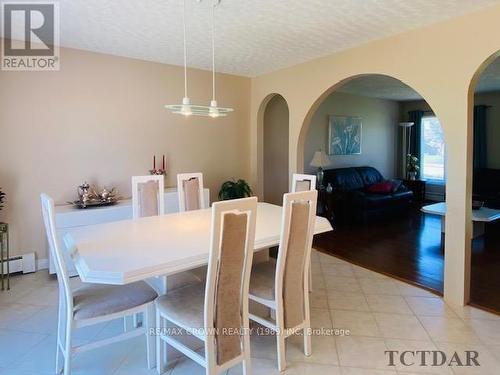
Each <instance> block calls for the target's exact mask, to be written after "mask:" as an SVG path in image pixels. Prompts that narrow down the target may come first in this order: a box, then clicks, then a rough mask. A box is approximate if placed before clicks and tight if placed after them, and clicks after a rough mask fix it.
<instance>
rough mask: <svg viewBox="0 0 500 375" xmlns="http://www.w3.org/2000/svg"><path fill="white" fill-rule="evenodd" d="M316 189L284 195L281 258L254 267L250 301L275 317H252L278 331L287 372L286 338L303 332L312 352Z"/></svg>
mask: <svg viewBox="0 0 500 375" xmlns="http://www.w3.org/2000/svg"><path fill="white" fill-rule="evenodd" d="M317 195H318V192H317V191H316V190H310V191H304V192H297V193H288V194H285V195H284V196H283V217H282V226H281V228H282V229H281V237H280V245H279V249H278V258H277V260H276V261H275V260H274V259H271V260H270V261H269V262H266V263H259V264H256V265H254V267H253V268H252V274H251V277H250V291H249V295H250V300H251V301H254V302H256V303H258V304H261V305H263V306H265V307H266V308H268V309H269V310H270V311H271V316H272V317H274V319H273V320H269V319H267V318H264V317H261V316H258V315H256V314H250V319H251V320H253V321H255V322H257V323H259V324H261V325H263V326H265V327H267V328H269V329H271V330H273V331H274V332H276V341H277V352H278V368H279V370H280V371H284V370H285V368H286V360H285V339H286V338H287V337H289V336H291V335H293V334H295V333H297V332H298V331H300V330H302V331H303V334H304V354H305V355H306V356H310V355H311V317H310V310H309V285H308V284H309V272H310V263H311V245H312V239H313V233H314V224H315V218H316V200H317Z"/></svg>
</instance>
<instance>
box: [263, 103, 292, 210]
mask: <svg viewBox="0 0 500 375" xmlns="http://www.w3.org/2000/svg"><path fill="white" fill-rule="evenodd" d="M261 108H262V175H263V186H262V189H263V190H262V192H263V199H264V201H265V202H268V203H273V204H279V205H281V203H282V201H283V194H284V193H286V192H288V179H289V173H288V169H289V167H288V143H289V142H288V139H289V138H288V133H289V112H288V104H287V102H286V100H285V98H283V96H281V95H279V94H274V95H271V96H269V97H268V98H266V100H265V102H264V103H263V106H262V107H261Z"/></svg>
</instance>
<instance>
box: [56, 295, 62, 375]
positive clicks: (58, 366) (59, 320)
mask: <svg viewBox="0 0 500 375" xmlns="http://www.w3.org/2000/svg"><path fill="white" fill-rule="evenodd" d="M59 298H62V297H59ZM63 314H64V309H63V306H62V302H59V310H58V313H57V343H56V374H60V373H61V372H62V369H63V367H62V363H61V355H62V354H63V353H61V346H62V345H61V334H62V328H63V327H64V322H63V316H64V315H63ZM63 358H64V356H63Z"/></svg>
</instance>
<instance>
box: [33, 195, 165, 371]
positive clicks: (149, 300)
mask: <svg viewBox="0 0 500 375" xmlns="http://www.w3.org/2000/svg"><path fill="white" fill-rule="evenodd" d="M40 200H41V204H42V214H43V221H44V224H45V232H46V235H47V240H48V244H49V250H50V251H51V255H52V257H53V259H54V260H55V267H56V274H57V282H58V285H59V311H58V325H57V348H56V373H60V372H61V359H63V360H64V362H63V364H62V365H63V366H62V369H63V370H64V375H70V373H71V359H72V356H73V355H74V354H76V353H80V352H83V351H87V350H90V349H95V348H99V347H101V346H103V345H107V344H112V343H114V342H117V341H122V340H126V339H130V338H133V337H136V336H139V335H144V334H145V335H146V345H147V359H148V366H149V368H153V367H154V364H155V355H156V352H155V339H154V338H153V337H151V336H150V335H149V329H150V328H153V327H154V314H155V307H154V300H155V299H156V297H157V296H158V295H157V293H156V292H155V291H154V290H153V288H151V287H150V286H149V285H148V284H147V283H145V282H144V281H138V282H134V283H131V284H128V285H121V286H115V285H97V284H86V285H83V286H82V287H80V288H78V289H76V290H72V289H71V287H70V284H69V275H68V270H67V265H66V263H65V259H64V256H63V250H62V248H61V246H60V244H59V241H58V238H57V233H56V230H55V216H54V201H53V200H52V199H51V198H50V197H49V196H47V195H46V194H41V196H40ZM66 245H67V247H68V251H69V252H70V254H73V253H74V252H75V251H77V249H76V248H74V246H73V245H72V244H66ZM68 245H69V246H68ZM137 313H143V314H144V316H145V324H144V325H143V327H140V328H137V329H134V330H131V331H128V332H126V333H122V334H119V335H116V336H114V337H110V338H107V339H102V340H99V341H94V342H91V343H88V344H84V345H79V346H73V345H72V334H73V331H74V330H75V329H78V328H81V327H85V326H89V325H94V324H98V323H102V322H107V321H111V320H114V319H118V318H124V317H125V316H131V315H134V314H137ZM61 355H62V357H61Z"/></svg>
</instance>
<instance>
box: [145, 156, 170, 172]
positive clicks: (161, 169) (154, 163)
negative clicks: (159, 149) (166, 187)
mask: <svg viewBox="0 0 500 375" xmlns="http://www.w3.org/2000/svg"><path fill="white" fill-rule="evenodd" d="M161 162H162V164H161V168H156V155H153V169H150V170H149V174H150V175H153V176H166V175H167V168H165V155H163V157H162V161H161Z"/></svg>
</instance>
